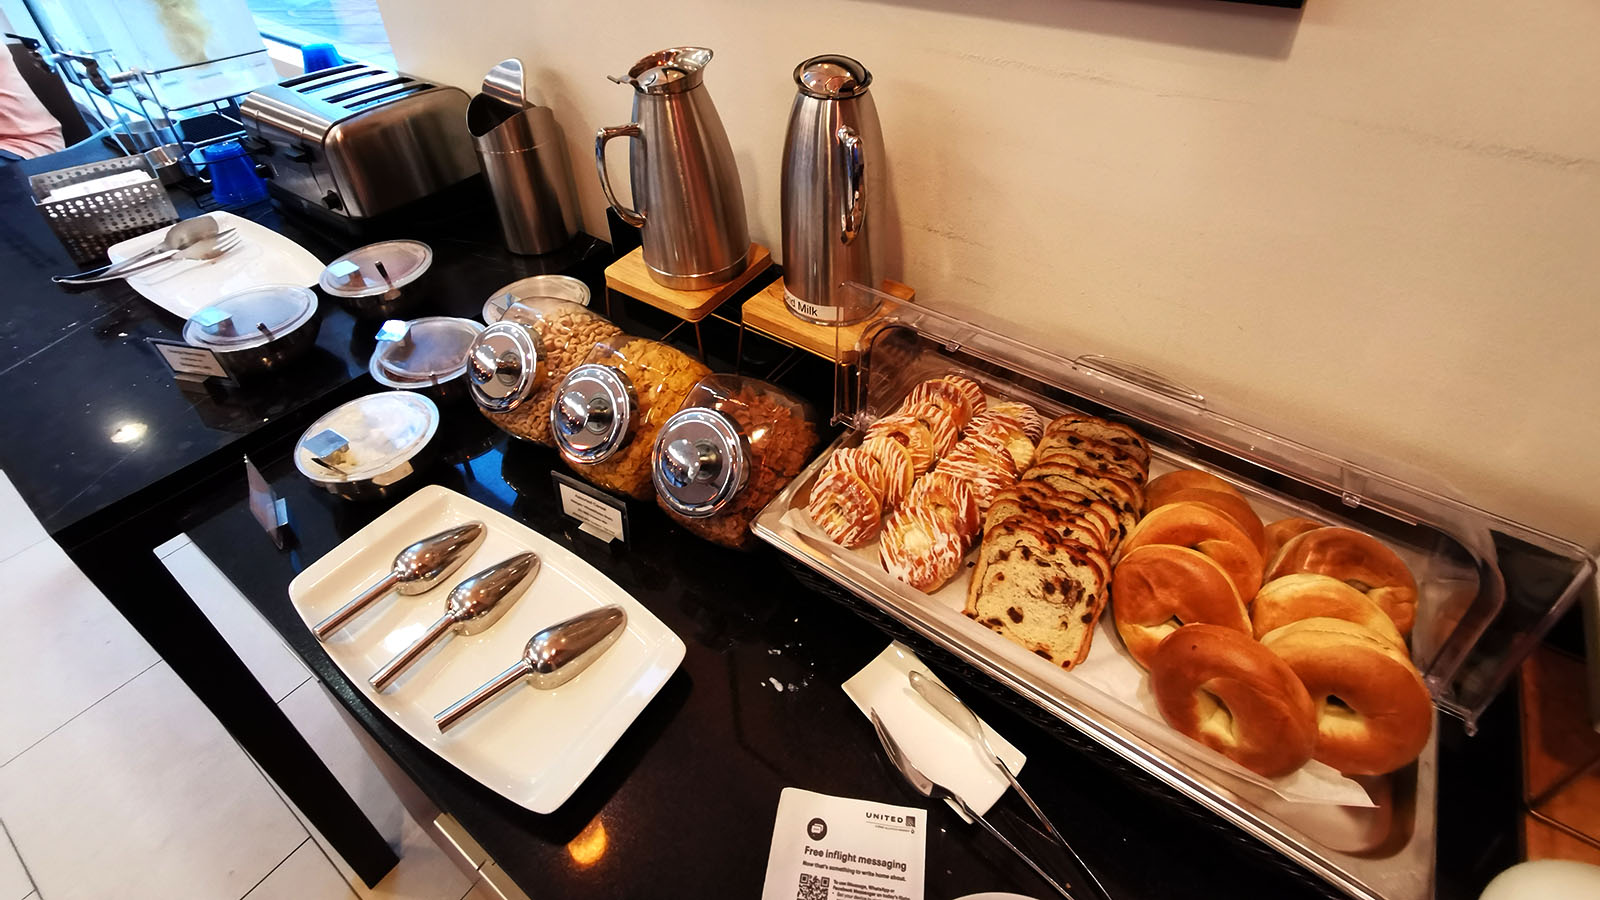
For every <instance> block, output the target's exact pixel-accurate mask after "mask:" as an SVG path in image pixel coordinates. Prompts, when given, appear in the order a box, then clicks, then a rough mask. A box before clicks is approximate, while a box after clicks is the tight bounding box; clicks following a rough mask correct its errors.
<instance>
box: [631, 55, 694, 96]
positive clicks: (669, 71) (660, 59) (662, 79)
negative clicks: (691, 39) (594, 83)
mask: <svg viewBox="0 0 1600 900" xmlns="http://www.w3.org/2000/svg"><path fill="white" fill-rule="evenodd" d="M709 62H711V51H710V50H708V49H706V48H705V47H670V48H668V49H666V50H658V51H656V52H655V53H652V54H650V55H649V56H646V57H645V58H644V59H641V60H639V61H638V62H636V63H634V64H633V68H631V69H629V70H628V75H627V77H626V78H617V77H616V76H611V80H612V81H615V82H617V83H618V84H631V85H633V89H634V90H636V91H638V92H639V93H641V94H677V93H682V92H683V91H687V90H692V89H694V88H697V87H699V86H700V80H701V79H702V78H703V77H705V67H706V64H707V63H709Z"/></svg>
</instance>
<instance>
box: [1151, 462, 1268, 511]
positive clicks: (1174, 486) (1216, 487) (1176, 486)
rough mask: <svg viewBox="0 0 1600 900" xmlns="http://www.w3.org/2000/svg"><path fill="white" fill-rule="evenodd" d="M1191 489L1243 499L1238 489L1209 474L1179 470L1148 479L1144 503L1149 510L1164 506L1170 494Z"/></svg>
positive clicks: (1192, 470) (1169, 500)
mask: <svg viewBox="0 0 1600 900" xmlns="http://www.w3.org/2000/svg"><path fill="white" fill-rule="evenodd" d="M1192 488H1198V489H1199V490H1202V491H1221V492H1223V493H1224V494H1236V495H1238V497H1239V499H1241V500H1243V499H1244V495H1243V494H1240V493H1239V489H1238V488H1236V487H1234V486H1233V485H1231V484H1229V483H1227V482H1226V481H1223V480H1222V479H1221V478H1218V477H1217V476H1215V475H1213V474H1211V473H1210V472H1202V471H1200V470H1199V469H1179V470H1177V471H1176V472H1168V473H1167V474H1165V475H1158V476H1156V477H1155V478H1152V479H1150V483H1149V484H1147V485H1145V488H1144V494H1145V502H1146V503H1148V504H1150V508H1151V509H1155V508H1156V507H1158V506H1166V505H1167V504H1168V503H1170V502H1172V501H1171V497H1172V494H1174V493H1176V492H1177V491H1184V490H1190V489H1192Z"/></svg>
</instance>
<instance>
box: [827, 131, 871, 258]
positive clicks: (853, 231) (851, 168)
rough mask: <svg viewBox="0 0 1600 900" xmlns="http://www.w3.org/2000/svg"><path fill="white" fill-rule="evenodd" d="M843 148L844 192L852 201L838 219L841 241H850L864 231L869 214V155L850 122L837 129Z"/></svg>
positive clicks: (835, 135) (842, 242)
mask: <svg viewBox="0 0 1600 900" xmlns="http://www.w3.org/2000/svg"><path fill="white" fill-rule="evenodd" d="M834 137H835V138H837V139H838V141H839V146H840V148H841V149H842V150H844V195H845V198H846V199H847V200H848V201H849V205H848V206H846V207H845V211H844V215H842V216H840V221H839V243H841V244H848V243H850V242H851V241H854V240H855V239H856V235H858V234H860V233H861V225H862V222H863V221H864V220H865V219H866V217H867V177H866V169H867V155H866V153H865V152H863V151H862V149H861V135H860V134H858V133H857V132H856V130H855V129H854V128H851V127H850V126H849V125H840V126H839V130H838V131H836V132H834Z"/></svg>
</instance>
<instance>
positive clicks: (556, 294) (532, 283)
mask: <svg viewBox="0 0 1600 900" xmlns="http://www.w3.org/2000/svg"><path fill="white" fill-rule="evenodd" d="M540 299H546V300H565V301H567V302H569V303H576V304H578V305H580V306H588V305H589V286H588V285H587V284H584V283H583V282H581V281H579V280H578V279H576V278H573V277H572V276H570V275H534V276H532V277H529V278H524V279H521V280H520V281H513V282H511V283H510V284H508V285H506V286H505V287H503V288H501V289H500V290H498V291H495V292H494V294H493V295H492V296H491V297H489V299H488V300H485V301H483V321H484V323H485V324H488V325H493V324H494V323H496V322H498V321H500V320H501V319H503V318H505V314H506V309H507V308H508V307H510V306H512V305H514V304H517V303H521V304H524V305H527V304H528V303H529V302H530V301H537V300H540Z"/></svg>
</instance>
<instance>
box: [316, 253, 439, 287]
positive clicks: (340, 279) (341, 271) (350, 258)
mask: <svg viewBox="0 0 1600 900" xmlns="http://www.w3.org/2000/svg"><path fill="white" fill-rule="evenodd" d="M432 264H433V249H432V248H431V247H429V246H428V245H427V244H424V243H422V242H421V241H383V242H381V243H377V244H368V245H367V246H365V247H357V248H356V249H354V250H351V251H350V252H349V253H346V254H345V255H343V256H341V257H339V258H338V259H336V260H334V261H333V262H331V263H328V267H327V268H326V269H323V270H322V279H321V281H320V284H321V285H322V289H323V290H324V291H326V292H328V293H329V294H332V295H334V296H336V297H371V296H373V295H374V294H385V293H388V292H389V291H397V290H399V289H400V288H403V287H405V286H406V285H408V284H410V283H411V282H413V281H416V280H417V279H418V278H420V277H422V273H424V272H426V271H428V267H429V266H430V265H432Z"/></svg>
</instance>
